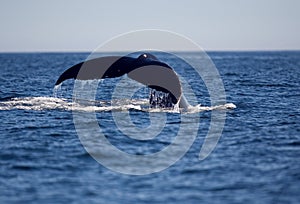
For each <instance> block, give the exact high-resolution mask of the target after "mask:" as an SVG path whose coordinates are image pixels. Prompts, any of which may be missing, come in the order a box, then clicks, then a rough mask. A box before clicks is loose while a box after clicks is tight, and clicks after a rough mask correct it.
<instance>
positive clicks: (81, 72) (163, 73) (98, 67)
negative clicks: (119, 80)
mask: <svg viewBox="0 0 300 204" xmlns="http://www.w3.org/2000/svg"><path fill="white" fill-rule="evenodd" d="M125 74H127V75H128V77H129V78H131V79H133V80H135V81H138V82H140V83H142V84H144V85H146V86H148V87H150V88H153V89H155V90H158V91H162V92H165V93H169V95H170V97H171V99H172V102H173V103H174V104H176V103H177V102H178V101H179V100H180V98H181V95H182V88H181V83H180V80H179V78H178V76H177V74H176V73H175V71H174V70H173V69H172V68H171V67H170V66H169V65H167V64H166V63H164V62H161V61H159V60H158V59H157V58H156V57H155V56H154V55H151V54H147V53H145V54H142V55H140V56H139V57H138V58H133V57H129V56H124V57H118V56H110V57H100V58H96V59H91V60H87V61H85V62H80V63H79V64H76V65H74V66H72V67H70V68H69V69H67V70H66V71H65V72H64V73H62V74H61V75H60V76H59V78H58V80H57V81H56V83H55V85H59V84H61V83H62V82H63V81H65V80H67V79H79V80H91V79H104V78H115V77H121V76H123V75H125Z"/></svg>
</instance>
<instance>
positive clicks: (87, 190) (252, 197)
mask: <svg viewBox="0 0 300 204" xmlns="http://www.w3.org/2000/svg"><path fill="white" fill-rule="evenodd" d="M185 55H186V56H187V57H189V58H190V59H192V60H197V56H198V55H197V54H196V53H186V54H185ZM209 55H210V56H211V58H212V60H213V61H214V63H215V64H216V67H217V68H218V70H219V72H220V74H221V77H222V80H223V83H224V86H225V90H226V94H227V103H226V104H220V105H218V106H211V105H210V99H209V94H208V92H207V89H206V87H205V84H203V82H202V81H201V79H199V78H198V77H196V75H195V74H194V73H193V70H189V69H187V70H184V69H183V70H182V72H181V73H179V74H181V75H185V76H186V77H187V78H188V82H189V83H190V84H191V85H192V88H193V90H194V92H195V95H196V97H197V101H190V102H191V105H192V106H191V109H189V110H187V111H185V112H184V113H183V112H181V111H180V110H175V111H174V110H172V109H170V108H164V107H157V106H155V107H153V106H152V107H151V104H150V105H149V90H148V89H147V88H145V89H141V90H140V91H138V92H136V93H135V94H134V96H133V97H132V98H123V99H113V98H112V96H111V93H112V91H113V88H114V87H113V86H112V84H114V83H115V82H118V80H119V79H112V80H107V81H104V82H101V83H100V84H99V87H98V90H97V96H96V98H95V100H93V101H90V100H87V101H84V100H83V99H81V100H78V99H77V100H74V96H73V82H72V81H69V82H66V83H64V84H63V85H62V86H61V87H60V90H56V92H55V93H56V94H55V95H53V88H54V83H55V81H56V79H57V78H58V76H59V75H60V74H61V73H62V72H63V71H64V70H65V69H66V68H68V67H70V66H71V65H74V64H76V63H78V62H80V61H82V60H84V59H85V58H86V57H87V56H88V54H87V53H72V54H71V53H70V54H63V53H58V54H55V53H51V54H38V53H37V54H1V55H0V59H1V74H0V79H1V80H0V84H1V90H0V116H1V117H0V118H1V123H0V137H1V144H0V149H1V151H0V164H1V166H0V202H1V203H7V202H20V203H28V202H36V203H40V202H48V203H57V202H58V203H69V202H74V203H87V202H89V203H155V202H160V203H174V202H181V203H298V201H299V200H300V196H299V195H300V194H299V193H300V192H299V189H300V160H299V158H300V136H299V135H300V134H299V133H300V126H299V121H300V120H299V119H300V109H299V107H300V102H299V101H300V100H299V99H300V90H299V87H300V81H299V78H300V69H299V67H300V53H299V52H248V53H247V52H225V53H222V52H215V53H209ZM159 57H160V59H162V60H165V61H167V63H169V64H171V65H174V64H176V62H175V61H172V59H164V56H159ZM179 72H180V71H179ZM125 83H128V84H125V87H127V89H128V90H130V89H131V88H132V87H134V86H136V85H135V84H134V83H131V82H129V81H128V82H127V81H125ZM200 104H201V105H200ZM235 106H236V108H235V109H234V107H235ZM72 111H83V112H96V116H97V118H98V119H99V121H101V122H99V125H100V126H101V128H102V129H103V131H104V132H105V133H106V134H107V135H108V136H107V137H108V139H109V141H110V142H111V143H112V144H113V145H115V146H116V147H118V148H119V149H120V150H122V151H125V152H128V153H131V154H148V153H154V152H157V151H159V150H161V149H162V148H164V147H166V146H167V145H169V144H170V143H171V142H172V140H173V139H174V137H175V136H176V132H177V131H178V126H179V124H180V114H188V117H189V118H190V123H191V126H192V125H193V121H194V120H195V119H196V118H200V124H199V127H200V128H199V131H198V133H197V139H196V140H195V142H194V144H193V146H192V147H191V148H190V150H189V151H188V152H187V154H186V155H185V156H184V157H183V158H182V159H180V160H179V161H178V162H176V163H175V165H173V166H171V167H169V168H168V169H166V170H164V171H162V172H159V173H155V174H150V175H146V176H130V175H123V174H119V173H115V172H113V171H111V170H108V169H106V168H105V167H104V166H102V165H100V164H98V163H97V162H96V161H95V160H94V159H93V158H91V157H90V155H89V154H88V153H87V152H86V150H85V149H84V148H83V146H82V144H81V143H80V141H79V139H78V136H77V134H76V130H75V128H74V123H73V116H72ZM127 111H129V113H130V117H131V120H132V122H133V123H134V124H135V125H136V126H137V127H140V128H145V127H147V126H149V125H150V120H149V113H152V112H154V114H156V115H154V118H156V117H157V118H160V116H161V114H166V126H165V128H164V130H163V131H162V133H161V134H160V135H159V136H158V137H157V138H155V139H154V140H151V141H147V140H146V141H138V140H133V139H130V138H126V137H124V135H123V134H122V133H121V132H120V131H118V129H117V127H116V125H115V124H114V121H113V116H112V113H113V112H119V113H121V114H123V113H124V114H125V113H126V112H127ZM211 111H226V115H227V116H226V117H227V118H226V123H225V127H224V130H223V133H222V137H221V139H220V141H219V143H218V145H217V147H216V149H215V150H214V151H213V153H212V154H211V155H210V156H209V157H208V158H207V159H205V160H204V161H199V160H198V155H199V151H200V149H201V146H202V144H203V140H204V138H205V136H206V134H207V132H208V128H209V123H210V115H211ZM87 122H88V121H87ZM149 165H151V164H149ZM147 168H151V166H150V167H147Z"/></svg>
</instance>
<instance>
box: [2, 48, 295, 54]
mask: <svg viewBox="0 0 300 204" xmlns="http://www.w3.org/2000/svg"><path fill="white" fill-rule="evenodd" d="M150 51H151V50H150ZM158 51H159V50H158ZM162 51H163V52H199V50H167V51H165V50H162ZM202 51H205V52H298V51H300V48H299V49H203V50H202ZM117 52H119V53H122V52H132V50H131V51H129V50H115V51H114V50H107V51H99V52H97V51H93V50H22V51H21V50H9V51H4V50H3V51H1V50H0V54H10V53H11V54H14V53H117Z"/></svg>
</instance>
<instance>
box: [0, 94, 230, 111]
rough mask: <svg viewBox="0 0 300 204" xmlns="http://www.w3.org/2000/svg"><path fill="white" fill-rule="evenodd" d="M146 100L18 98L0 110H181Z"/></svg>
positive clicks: (2, 103)
mask: <svg viewBox="0 0 300 204" xmlns="http://www.w3.org/2000/svg"><path fill="white" fill-rule="evenodd" d="M147 104H148V100H147V99H122V100H117V101H88V100H76V102H74V101H72V100H70V99H65V98H56V97H20V98H10V99H9V100H6V101H0V110H33V111H45V110H60V111H86V112H105V111H128V110H135V111H143V112H170V113H180V112H183V110H181V109H179V108H172V109H170V108H150V107H149V106H147ZM234 108H236V106H235V105H234V104H233V103H227V104H224V105H218V106H211V107H207V106H201V105H196V106H190V107H189V108H188V109H187V110H184V112H185V113H196V112H202V111H211V110H226V109H234Z"/></svg>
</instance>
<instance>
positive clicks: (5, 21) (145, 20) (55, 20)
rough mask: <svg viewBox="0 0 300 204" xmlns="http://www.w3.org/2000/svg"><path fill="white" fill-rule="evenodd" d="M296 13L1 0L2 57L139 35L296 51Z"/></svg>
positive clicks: (177, 4)
mask: <svg viewBox="0 0 300 204" xmlns="http://www.w3.org/2000/svg"><path fill="white" fill-rule="evenodd" d="M299 11H300V1H299V0H243V1H242V0H219V1H217V0H206V1H201V0H190V1H189V0H186V1H176V0H173V1H171V0H169V1H167V0H151V1H149V0H148V1H143V0H139V1H136V0H127V1H122V0H119V1H116V0H106V1H103V0H49V1H42V0H26V1H22V0H21V1H18V0H0V29H1V32H0V52H47V51H92V50H94V49H95V48H97V47H98V46H99V45H100V44H102V43H104V42H105V41H107V40H109V39H111V38H113V37H115V36H117V35H121V34H122V33H127V32H130V31H134V30H141V29H163V30H168V31H172V32H176V33H178V34H180V35H183V36H186V37H188V38H190V39H191V40H193V41H194V42H196V43H197V44H198V45H200V46H201V47H202V48H203V49H204V50H300V37H299V36H300V12H299ZM151 40H155V39H151ZM133 43H134V42H133Z"/></svg>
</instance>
